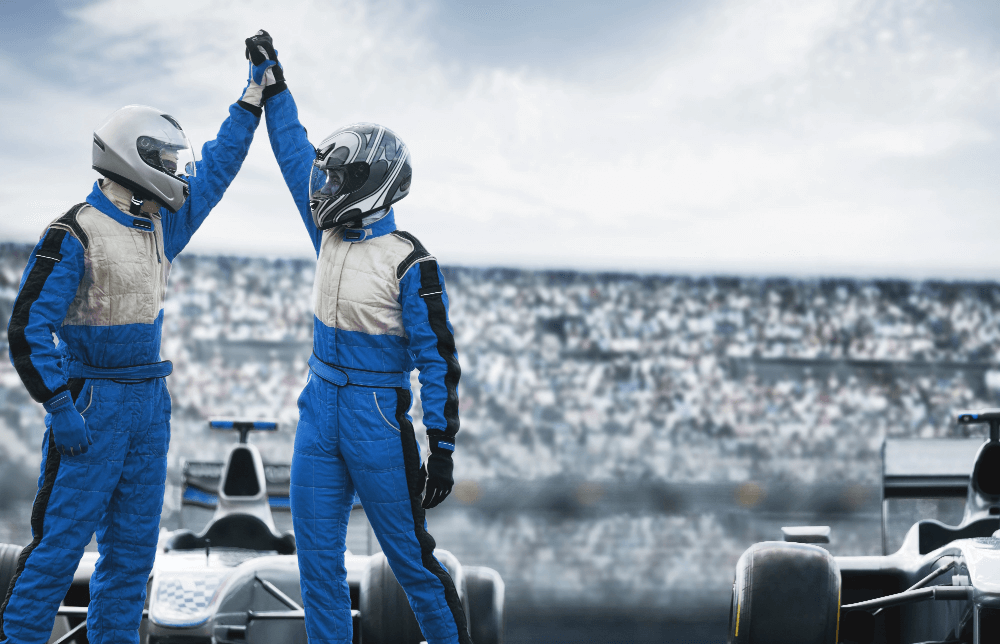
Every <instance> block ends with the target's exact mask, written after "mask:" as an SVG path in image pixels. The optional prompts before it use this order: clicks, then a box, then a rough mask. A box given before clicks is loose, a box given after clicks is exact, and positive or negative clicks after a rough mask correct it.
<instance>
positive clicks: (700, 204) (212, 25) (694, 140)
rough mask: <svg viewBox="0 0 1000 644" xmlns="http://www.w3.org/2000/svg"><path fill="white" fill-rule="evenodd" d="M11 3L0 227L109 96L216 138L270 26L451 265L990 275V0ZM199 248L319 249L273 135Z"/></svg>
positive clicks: (32, 216) (995, 94)
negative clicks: (384, 139) (366, 128)
mask: <svg viewBox="0 0 1000 644" xmlns="http://www.w3.org/2000/svg"><path fill="white" fill-rule="evenodd" d="M610 6H611V5H610V4H608V3H603V2H592V1H589V0H577V1H568V0H551V1H549V2H545V3H527V2H517V1H510V2H480V1H475V0H472V1H469V0H466V1H460V0H408V1H396V0H379V1H378V2H370V3H362V2H338V1H323V2H320V1H304V0H303V1H295V0H286V1H284V2H281V3H278V2H274V1H273V0H272V1H269V2H258V1H254V0H248V1H240V2H237V1H235V0H232V1H217V2H205V1H204V0H172V1H171V2H169V3H164V2H146V1H145V0H95V1H92V2H67V1H66V0H0V42H3V43H4V46H3V47H2V48H0V66H2V68H3V69H4V70H5V71H6V73H5V75H4V77H5V81H6V82H5V83H4V86H5V91H3V92H2V93H0V115H2V118H0V177H2V178H0V239H2V240H14V241H25V242H33V241H35V240H37V239H38V236H39V234H40V233H41V232H42V230H43V228H44V227H45V225H46V224H47V223H48V222H49V221H51V220H52V219H55V218H56V217H58V216H59V215H60V214H61V213H62V212H64V211H65V210H67V209H68V208H69V207H70V206H72V205H73V204H75V203H78V202H80V201H82V200H83V199H84V198H85V197H86V195H87V193H88V192H89V191H90V187H91V184H92V183H93V181H94V179H95V178H96V173H95V172H94V171H93V170H91V168H90V166H91V164H90V158H89V155H90V152H91V133H92V131H93V129H94V128H95V127H96V126H97V125H98V124H99V123H100V122H101V121H102V120H103V119H104V118H105V117H106V116H107V115H108V114H110V113H111V112H113V111H114V110H115V109H117V108H119V107H121V106H122V105H126V104H132V103H141V104H147V105H153V106H156V107H158V108H159V109H162V110H164V111H166V112H168V113H169V114H171V115H173V116H174V117H175V118H176V119H177V120H178V121H179V122H180V123H181V124H182V125H183V126H184V128H185V130H186V131H187V132H188V134H189V136H190V137H191V139H192V141H194V142H195V143H196V145H199V146H200V145H201V143H204V142H205V141H208V140H211V139H212V138H214V137H215V135H216V132H217V131H218V128H219V126H220V125H221V123H222V121H223V120H224V119H225V117H226V115H227V109H228V106H229V104H231V103H232V102H234V101H235V100H237V99H238V98H239V96H240V94H241V93H242V90H243V87H244V86H245V84H246V75H247V63H246V60H245V58H244V55H243V50H244V45H243V40H244V38H246V37H247V36H249V35H252V34H253V33H254V32H255V31H256V30H257V29H260V28H264V29H267V30H268V31H269V32H270V33H271V35H272V36H273V38H274V42H275V46H276V47H277V49H278V52H279V59H280V60H281V62H282V64H283V66H284V69H285V74H286V78H287V80H288V85H289V88H290V91H291V92H292V94H293V96H294V97H295V100H296V102H297V103H298V106H299V111H300V116H301V120H302V123H303V125H305V127H306V128H307V130H308V132H309V134H310V139H311V140H312V141H313V143H318V142H319V141H320V140H322V138H323V137H325V136H326V134H328V133H330V132H332V131H333V130H334V129H336V128H337V127H339V126H341V125H344V124H347V123H350V122H354V121H372V122H377V123H381V124H383V125H385V126H387V127H390V128H392V129H393V130H394V131H396V132H397V133H398V134H399V135H400V136H401V137H402V138H403V140H404V141H406V143H407V144H408V146H409V148H410V150H411V153H412V156H413V164H414V181H413V187H412V188H411V192H410V196H409V197H407V198H406V199H405V200H404V201H402V202H400V203H399V204H397V206H396V221H397V224H398V226H399V227H400V228H401V229H403V230H407V231H409V232H411V233H413V234H414V235H416V236H417V237H418V238H420V240H421V241H422V242H423V244H424V245H425V246H426V247H427V248H428V249H429V250H430V251H431V252H432V253H433V254H434V255H436V256H437V257H438V258H439V259H440V260H441V261H442V263H444V264H453V265H455V264H458V265H467V266H512V267H527V268H571V269H583V270H595V269H596V270H616V271H617V270H622V271H643V272H682V273H698V274H704V273H709V274H733V273H737V274H739V273H746V274H788V275H853V276H899V277H909V278H922V277H945V278H987V279H997V278H1000V253H998V252H997V251H996V248H997V247H998V245H1000V222H998V214H1000V209H998V206H1000V181H997V177H998V170H1000V156H998V152H1000V140H998V133H1000V117H998V110H997V106H998V105H1000V3H997V2H996V1H995V0H987V1H972V0H967V1H962V2H946V1H943V0H938V1H927V2H924V1H920V0H884V1H880V2H874V1H871V0H839V1H832V0H810V1H809V2H801V1H800V0H787V1H786V0H731V1H730V0H701V1H689V2H662V1H660V2H657V1H653V2H649V1H637V0H625V1H623V2H618V3H615V5H614V6H615V8H614V10H610V9H609V7H610ZM188 252H196V253H202V254H215V253H223V254H236V255H259V256H268V257H277V256H282V257H310V256H313V252H312V248H311V246H310V244H309V241H308V239H307V237H306V235H305V231H304V228H303V227H302V224H301V222H300V220H299V217H298V214H297V212H296V210H295V208H294V205H293V203H292V199H291V196H290V195H289V194H288V191H287V189H286V187H285V185H284V182H283V180H282V178H281V175H280V172H279V170H278V167H277V164H276V163H275V161H274V158H273V156H272V153H271V150H270V146H269V143H268V141H267V131H266V129H265V127H264V126H263V125H262V126H261V127H260V128H259V129H258V131H257V134H256V137H255V141H254V143H253V145H252V146H251V149H250V153H249V155H248V157H247V159H246V162H245V163H244V165H243V169H242V171H241V172H240V174H239V176H238V177H237V178H236V180H235V181H234V182H233V184H232V185H231V186H230V188H229V190H228V192H227V193H226V195H225V197H224V198H223V200H222V202H221V203H220V204H219V205H218V206H217V207H216V209H215V210H214V211H213V213H212V214H211V215H210V217H209V219H208V220H207V222H206V223H205V225H204V226H203V227H202V228H201V229H200V230H199V231H198V233H197V234H196V235H195V237H194V239H193V240H192V242H191V244H190V245H189V247H188Z"/></svg>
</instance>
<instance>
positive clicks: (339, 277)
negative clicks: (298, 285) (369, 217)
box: [313, 213, 414, 372]
mask: <svg viewBox="0 0 1000 644" xmlns="http://www.w3.org/2000/svg"><path fill="white" fill-rule="evenodd" d="M395 229H396V226H395V223H394V221H393V219H392V214H391V213H390V214H389V215H387V216H386V217H385V218H383V219H381V220H379V221H378V222H375V224H373V225H372V226H370V227H369V228H368V229H367V230H371V231H372V232H371V233H370V235H366V237H365V238H364V239H363V240H360V241H354V242H351V241H346V240H345V239H344V236H345V232H346V230H345V229H344V228H342V227H338V228H333V229H330V230H327V231H325V232H324V233H323V240H322V243H321V245H320V251H319V261H318V263H317V266H316V281H315V283H314V285H313V307H314V308H313V312H314V314H315V320H314V331H313V351H314V352H315V353H316V355H317V356H318V357H319V358H320V360H323V361H324V362H327V363H330V364H334V365H339V366H343V367H350V368H354V369H366V370H369V371H406V372H408V371H410V370H412V369H413V361H412V359H411V357H410V354H409V350H408V347H409V338H408V336H407V334H406V330H405V328H404V323H403V306H402V303H401V301H400V286H399V284H400V280H401V279H402V277H403V275H400V274H399V270H400V267H401V266H403V265H404V264H405V260H406V259H407V257H408V256H409V255H410V254H411V253H412V252H413V249H414V248H413V244H412V243H411V242H409V241H408V240H407V239H405V238H404V237H400V236H397V235H394V234H392V233H393V232H394V231H395ZM404 274H405V271H404Z"/></svg>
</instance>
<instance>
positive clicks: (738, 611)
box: [733, 602, 740, 637]
mask: <svg viewBox="0 0 1000 644" xmlns="http://www.w3.org/2000/svg"><path fill="white" fill-rule="evenodd" d="M739 636H740V603H739V602H736V634H735V635H733V637H739Z"/></svg>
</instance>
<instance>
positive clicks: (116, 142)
mask: <svg viewBox="0 0 1000 644" xmlns="http://www.w3.org/2000/svg"><path fill="white" fill-rule="evenodd" d="M93 165H94V169H95V170H97V171H98V172H100V173H101V174H103V175H104V176H105V177H107V178H109V179H111V180H112V181H115V182H117V183H120V184H122V185H123V186H125V187H126V188H128V189H129V190H131V191H132V192H133V193H135V195H136V196H137V197H139V198H141V199H153V200H155V201H156V202H157V203H159V204H160V205H162V206H165V207H166V208H167V209H168V210H169V211H170V212H177V211H178V210H179V209H180V207H181V206H183V205H184V200H185V199H187V196H188V192H189V191H188V178H189V177H193V176H194V174H195V158H194V148H192V147H191V142H190V141H189V140H188V138H187V135H186V134H184V130H182V129H181V126H180V124H179V123H178V122H177V121H175V120H174V118H173V117H171V116H169V115H167V114H164V113H163V112H161V111H160V110H158V109H155V108H152V107H147V106H145V105H127V106H125V107H123V108H121V109H120V110H118V111H117V112H115V113H114V114H112V115H111V116H109V117H108V118H107V119H106V120H105V121H104V123H102V124H101V126H100V127H98V128H97V129H96V130H94V151H93Z"/></svg>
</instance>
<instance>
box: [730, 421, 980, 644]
mask: <svg viewBox="0 0 1000 644" xmlns="http://www.w3.org/2000/svg"><path fill="white" fill-rule="evenodd" d="M959 422H960V423H962V424H969V425H974V424H979V423H985V424H987V425H989V426H990V438H989V440H987V441H986V442H983V441H982V439H951V440H945V439H928V440H887V441H886V442H885V444H884V446H883V451H882V460H883V470H882V533H883V538H882V543H883V554H882V555H878V556H837V557H834V558H833V561H835V565H836V568H837V569H839V574H840V578H841V588H840V614H839V622H838V625H839V636H838V641H844V642H864V643H866V644H867V643H869V642H875V643H878V644H883V643H884V644H909V643H918V642H921V643H925V642H926V643H949V644H951V643H956V644H957V643H963V644H985V643H987V642H1000V538H998V536H1000V533H998V530H1000V410H984V411H979V412H963V413H962V414H960V415H959ZM962 498H964V509H963V510H962V513H961V515H960V519H959V520H958V521H957V524H956V525H949V524H947V523H944V522H942V521H939V520H937V519H934V518H921V519H920V520H917V521H916V522H914V523H912V525H911V526H910V527H909V529H908V530H907V531H906V533H905V535H903V536H902V539H901V543H900V544H899V547H898V549H896V550H895V551H893V552H889V551H890V550H891V549H892V547H893V546H894V545H896V540H895V539H894V535H893V527H894V525H895V524H898V521H895V520H894V518H893V517H892V510H893V507H894V505H899V504H900V503H901V502H910V501H919V502H918V503H917V504H916V507H917V508H918V509H921V508H922V509H923V510H924V511H927V510H933V509H935V508H940V507H944V506H947V505H948V504H949V503H953V502H954V501H955V500H957V501H958V502H959V504H960V503H961V500H962ZM949 500H950V501H949ZM956 518H957V517H956ZM783 532H784V540H785V541H790V542H798V543H811V544H817V543H828V542H829V539H828V535H829V528H826V527H824V526H818V527H797V528H785V529H783ZM758 545H761V544H758ZM748 552H749V551H748ZM789 561H791V558H789ZM789 572H793V571H789ZM736 601H738V600H737V599H734V602H736ZM737 610H738V607H737ZM731 628H732V625H731ZM733 639H734V637H733V633H732V632H731V633H730V640H731V641H732V640H733Z"/></svg>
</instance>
